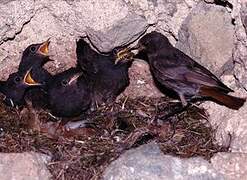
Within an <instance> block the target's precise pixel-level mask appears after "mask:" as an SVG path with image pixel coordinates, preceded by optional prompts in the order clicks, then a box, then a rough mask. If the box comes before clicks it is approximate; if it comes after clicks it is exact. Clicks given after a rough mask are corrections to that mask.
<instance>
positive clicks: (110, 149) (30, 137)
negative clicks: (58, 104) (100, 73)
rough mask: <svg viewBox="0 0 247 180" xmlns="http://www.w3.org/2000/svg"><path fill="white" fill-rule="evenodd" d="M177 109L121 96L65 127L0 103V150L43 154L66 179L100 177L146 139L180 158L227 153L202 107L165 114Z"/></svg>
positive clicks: (160, 101)
mask: <svg viewBox="0 0 247 180" xmlns="http://www.w3.org/2000/svg"><path fill="white" fill-rule="evenodd" d="M180 109H181V104H180V103H178V102H174V101H172V100H171V99H168V98H159V99H147V98H138V99H130V98H126V97H124V98H121V99H119V100H117V101H116V102H115V103H113V104H111V105H107V106H103V107H100V108H98V109H97V110H96V111H93V112H91V113H87V114H85V115H84V116H83V118H81V119H84V120H86V121H87V125H86V127H83V128H79V129H73V130H68V127H67V126H63V123H60V124H59V122H60V121H59V122H57V120H56V119H54V118H53V117H51V116H50V115H49V114H48V113H47V112H44V111H33V110H30V108H29V109H25V108H24V109H23V110H16V109H13V108H9V107H6V106H5V105H3V104H0V142H1V143H0V152H6V153H7V152H24V151H35V152H40V153H45V154H48V155H49V156H51V158H52V161H51V162H50V163H49V164H48V169H49V170H50V172H51V174H52V175H53V178H54V179H66V180H69V179H100V177H101V175H102V172H103V171H104V169H105V168H106V167H107V166H108V165H109V163H110V162H111V161H113V160H115V159H116V158H117V157H118V156H119V155H121V154H122V153H123V152H125V151H126V150H128V149H131V148H134V147H137V146H140V145H141V144H145V143H147V142H150V141H156V142H157V143H158V144H159V146H160V148H161V150H162V151H163V152H164V154H170V155H174V156H179V157H182V158H188V157H195V156H201V157H203V158H205V159H207V160H210V158H211V157H212V156H213V154H214V153H216V152H219V151H221V152H222V151H224V152H225V151H228V149H229V147H228V146H219V145H218V144H216V143H215V129H213V128H212V127H211V125H210V123H209V122H208V121H207V114H206V113H205V111H204V110H203V109H200V108H198V107H197V106H196V105H193V106H191V107H189V108H188V109H186V110H185V111H183V112H181V113H178V114H175V115H172V116H170V117H168V114H169V113H171V112H172V111H174V110H175V111H176V110H180ZM63 121H68V120H63ZM65 127H67V128H65Z"/></svg>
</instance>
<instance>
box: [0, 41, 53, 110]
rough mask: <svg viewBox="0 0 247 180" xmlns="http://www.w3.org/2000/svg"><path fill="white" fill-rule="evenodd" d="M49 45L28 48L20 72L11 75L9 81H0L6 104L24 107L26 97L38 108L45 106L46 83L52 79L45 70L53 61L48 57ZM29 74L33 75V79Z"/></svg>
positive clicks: (0, 88) (41, 44)
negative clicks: (47, 64)
mask: <svg viewBox="0 0 247 180" xmlns="http://www.w3.org/2000/svg"><path fill="white" fill-rule="evenodd" d="M49 43H50V42H49V40H47V41H45V42H43V43H40V44H32V45H30V46H28V47H27V48H26V49H25V50H24V52H23V54H22V59H21V62H20V64H19V67H18V71H17V72H15V73H12V74H11V75H9V78H8V79H7V81H0V91H1V92H2V93H3V94H4V95H5V97H6V98H5V100H4V102H5V103H6V104H7V105H10V106H21V105H24V104H25V100H24V99H25V97H26V98H28V99H30V100H31V101H32V103H33V105H34V106H36V107H38V106H45V104H46V102H45V101H46V98H45V96H46V93H45V88H46V82H48V81H49V78H51V74H50V73H49V72H48V71H47V70H45V69H44V68H43V65H44V64H45V63H47V62H48V61H51V60H50V59H49V56H48V51H49V50H48V46H49ZM28 74H32V78H33V79H31V76H28ZM25 78H26V79H25ZM36 82H40V83H36Z"/></svg>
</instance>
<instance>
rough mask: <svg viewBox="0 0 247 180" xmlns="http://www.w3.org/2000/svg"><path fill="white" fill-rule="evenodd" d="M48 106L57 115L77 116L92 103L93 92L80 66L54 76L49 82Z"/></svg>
mask: <svg viewBox="0 0 247 180" xmlns="http://www.w3.org/2000/svg"><path fill="white" fill-rule="evenodd" d="M47 93H48V101H49V102H48V104H49V105H48V108H49V109H50V110H51V113H52V115H54V116H57V117H76V116H79V115H81V114H82V113H83V112H85V111H86V110H88V109H89V108H90V105H91V92H90V88H89V85H88V82H87V80H86V78H85V76H84V74H83V72H82V71H81V69H80V68H78V67H76V68H74V67H72V68H70V69H68V70H65V71H64V72H61V73H58V74H56V75H54V76H52V78H51V80H50V81H49V83H48V88H47Z"/></svg>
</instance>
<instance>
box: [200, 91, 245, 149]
mask: <svg viewBox="0 0 247 180" xmlns="http://www.w3.org/2000/svg"><path fill="white" fill-rule="evenodd" d="M235 94H236V95H238V96H246V93H245V92H238V93H235ZM204 107H205V108H206V109H207V111H208V113H209V115H210V117H209V118H210V122H211V124H212V125H213V127H215V128H217V134H216V140H217V142H218V143H220V144H223V145H227V144H228V143H229V134H230V135H231V136H232V141H231V144H230V147H231V150H232V151H233V152H244V153H247V131H246V129H247V121H246V120H247V103H245V105H244V106H243V107H242V108H240V109H239V110H238V111H236V110H230V109H228V108H226V107H224V106H220V105H217V104H215V103H211V102H210V103H205V104H204Z"/></svg>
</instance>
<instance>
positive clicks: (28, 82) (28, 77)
mask: <svg viewBox="0 0 247 180" xmlns="http://www.w3.org/2000/svg"><path fill="white" fill-rule="evenodd" d="M31 70H32V69H29V70H28V71H27V73H26V74H25V76H24V79H23V82H24V84H26V85H28V86H40V85H42V84H40V83H38V82H36V81H35V80H34V79H33V78H32V75H31Z"/></svg>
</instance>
